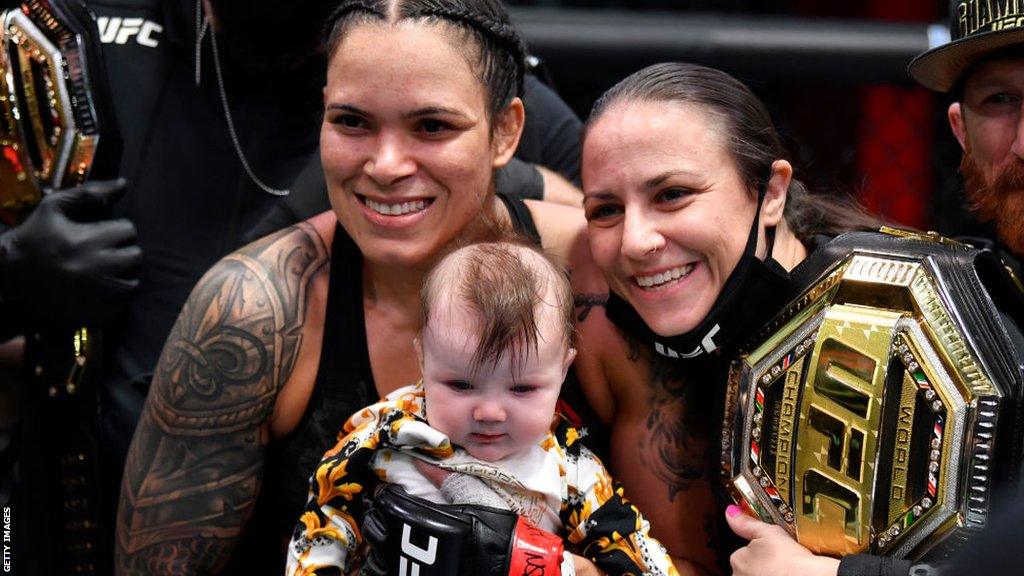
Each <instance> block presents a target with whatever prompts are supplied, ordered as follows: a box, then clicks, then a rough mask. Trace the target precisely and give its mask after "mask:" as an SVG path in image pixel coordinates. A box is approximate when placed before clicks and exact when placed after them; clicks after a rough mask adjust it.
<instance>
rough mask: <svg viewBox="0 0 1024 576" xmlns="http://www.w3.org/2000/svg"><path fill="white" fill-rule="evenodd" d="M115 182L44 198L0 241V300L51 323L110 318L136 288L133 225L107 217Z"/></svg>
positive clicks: (120, 187) (117, 191) (118, 190)
mask: <svg viewBox="0 0 1024 576" xmlns="http://www.w3.org/2000/svg"><path fill="white" fill-rule="evenodd" d="M124 188H125V182H124V181H123V180H113V181H94V182H87V183H85V184H83V185H81V186H75V187H73V188H69V189H67V190H61V191H58V192H52V193H49V194H46V195H45V196H44V197H43V199H42V201H41V202H40V203H39V205H38V206H37V207H36V208H35V210H33V211H32V214H31V215H29V217H28V218H27V219H26V220H25V222H23V223H22V224H21V225H19V226H17V227H16V228H12V229H10V230H8V231H6V232H4V233H3V234H2V235H0V299H3V300H4V301H7V302H9V303H10V304H12V305H16V306H18V307H20V308H23V309H26V310H27V311H28V312H29V313H30V314H32V315H33V316H34V317H36V318H38V319H40V320H44V321H47V322H55V323H88V324H91V323H102V322H105V321H108V320H110V319H112V318H113V317H114V316H116V315H117V314H118V313H119V312H120V311H121V310H123V307H124V305H125V304H126V303H127V300H128V298H129V297H130V296H131V295H132V294H133V293H134V291H135V290H136V289H137V288H138V284H139V280H138V277H137V275H138V267H139V264H140V263H141V261H142V250H141V249H140V248H139V247H138V246H137V245H136V244H135V225H134V224H132V223H131V222H129V221H128V220H126V219H123V218H121V219H114V220H111V219H109V218H110V207H111V204H113V202H114V201H115V200H116V199H117V198H118V197H119V196H120V195H121V194H123V193H124Z"/></svg>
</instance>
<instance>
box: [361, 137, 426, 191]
mask: <svg viewBox="0 0 1024 576" xmlns="http://www.w3.org/2000/svg"><path fill="white" fill-rule="evenodd" d="M415 171H416V162H414V161H413V159H412V157H411V156H410V154H409V151H408V149H407V144H406V143H405V142H403V139H402V137H401V135H399V134H394V133H389V132H381V134H380V136H379V137H378V138H377V147H376V149H374V150H373V152H372V153H371V155H370V157H369V158H367V160H366V164H364V165H363V172H365V173H366V175H367V176H369V177H370V178H372V179H373V180H374V181H375V182H377V183H378V184H380V185H382V186H388V185H391V184H394V183H395V182H397V181H399V180H401V179H402V178H404V177H406V176H409V175H410V174H412V173H414V172H415Z"/></svg>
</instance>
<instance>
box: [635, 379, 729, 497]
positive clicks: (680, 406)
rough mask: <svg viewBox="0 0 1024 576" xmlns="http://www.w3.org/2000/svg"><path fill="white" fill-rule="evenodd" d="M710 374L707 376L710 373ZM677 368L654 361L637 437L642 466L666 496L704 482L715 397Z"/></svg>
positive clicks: (709, 451)
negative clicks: (664, 489) (642, 428)
mask: <svg viewBox="0 0 1024 576" xmlns="http://www.w3.org/2000/svg"><path fill="white" fill-rule="evenodd" d="M708 377H709V378H711V375H710V374H709V375H708ZM690 380H691V379H689V378H687V377H685V376H684V375H683V374H682V373H681V371H680V370H679V368H677V367H675V366H672V365H670V364H667V363H664V362H660V361H658V360H656V359H655V360H652V366H651V386H650V395H649V397H648V412H647V419H646V422H645V424H646V426H645V427H646V430H645V433H644V434H643V435H642V436H641V438H640V442H639V448H640V457H641V462H643V465H644V466H646V467H647V468H648V469H650V470H651V471H652V472H653V473H654V474H655V476H657V477H658V478H659V479H660V480H661V481H662V482H664V483H665V484H666V486H668V499H669V501H672V500H674V499H675V497H676V495H677V494H678V493H679V492H680V491H681V490H685V489H687V488H690V487H693V486H695V485H697V484H702V483H706V482H707V481H708V472H709V466H708V463H709V462H710V457H711V453H712V446H711V439H710V438H711V426H712V417H713V414H714V412H715V411H714V409H710V408H711V407H712V406H713V404H714V403H713V400H711V399H708V398H704V397H703V396H706V394H705V393H704V391H705V390H707V389H710V388H711V385H710V384H712V383H710V382H692V381H690Z"/></svg>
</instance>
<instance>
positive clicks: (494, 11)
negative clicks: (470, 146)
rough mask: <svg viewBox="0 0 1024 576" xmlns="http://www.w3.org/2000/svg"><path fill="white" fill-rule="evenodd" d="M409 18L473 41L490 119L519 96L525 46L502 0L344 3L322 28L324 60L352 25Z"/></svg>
mask: <svg viewBox="0 0 1024 576" xmlns="http://www.w3.org/2000/svg"><path fill="white" fill-rule="evenodd" d="M410 19H411V20H424V21H426V22H431V23H445V24H447V25H449V26H452V27H454V28H456V29H458V30H460V31H461V32H463V33H464V34H466V36H467V37H468V38H469V39H471V40H472V41H473V43H474V44H475V47H476V48H477V55H476V56H477V62H476V67H477V69H476V71H477V73H478V75H479V77H480V82H481V84H483V86H484V89H485V90H486V92H487V112H488V114H489V117H491V118H494V117H495V116H497V114H498V113H499V112H501V111H502V110H504V109H505V107H506V106H508V105H509V103H510V102H512V99H513V98H515V97H517V96H518V97H522V95H523V74H524V71H525V69H526V46H525V45H524V44H523V41H522V39H520V37H519V33H518V32H516V29H515V28H514V27H513V26H512V23H511V21H510V19H509V16H508V13H507V12H506V11H505V7H504V6H503V5H502V3H501V1H500V0H343V1H342V2H341V3H340V5H339V6H338V8H337V9H336V10H335V11H334V14H332V15H331V17H330V18H328V20H327V23H326V26H325V32H326V45H327V55H328V57H329V58H330V57H333V56H334V53H335V51H337V49H338V46H339V45H340V44H341V41H342V39H343V38H344V36H345V33H346V32H347V31H348V30H349V29H350V28H351V27H352V26H356V25H358V24H364V23H369V22H379V23H387V22H390V23H395V22H400V21H402V20H410Z"/></svg>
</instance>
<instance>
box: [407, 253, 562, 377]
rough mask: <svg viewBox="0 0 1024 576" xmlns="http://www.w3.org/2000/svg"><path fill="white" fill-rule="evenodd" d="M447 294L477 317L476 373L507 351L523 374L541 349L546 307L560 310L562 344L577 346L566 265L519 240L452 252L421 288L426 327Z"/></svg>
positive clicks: (515, 371) (516, 368)
mask: <svg viewBox="0 0 1024 576" xmlns="http://www.w3.org/2000/svg"><path fill="white" fill-rule="evenodd" d="M441 298H448V299H449V300H448V301H449V303H453V304H454V303H455V302H456V301H460V302H462V303H464V304H465V305H466V306H467V307H468V309H469V311H470V312H471V313H473V314H474V315H475V316H476V320H477V329H478V331H479V335H480V344H479V345H478V347H477V349H476V351H475V353H474V354H473V359H472V362H471V364H470V366H471V370H472V371H473V372H476V371H477V370H478V369H480V367H481V366H483V365H484V364H486V363H490V364H491V365H494V364H496V363H497V362H498V360H499V359H500V358H501V356H502V354H505V353H507V354H508V357H509V359H510V361H511V364H512V371H513V373H518V372H519V370H520V369H521V368H522V366H523V364H524V363H525V362H526V361H527V360H528V359H529V357H530V354H531V353H537V348H538V346H539V342H538V337H537V328H538V315H539V314H541V313H542V312H541V307H542V306H550V307H552V308H554V310H555V311H556V312H557V314H556V316H555V318H557V319H558V322H559V324H561V327H562V334H563V337H562V338H563V340H562V343H563V344H564V345H565V346H566V347H571V346H572V345H573V341H574V337H573V334H574V331H573V295H572V286H571V284H570V282H569V276H568V272H567V271H566V268H565V266H563V265H561V264H559V263H558V262H556V261H555V260H554V259H553V258H552V257H551V256H550V255H549V254H547V253H546V252H544V250H542V249H540V248H537V247H535V246H533V245H530V244H528V243H526V242H524V241H521V240H517V239H508V240H502V241H497V242H478V243H474V244H468V245H465V246H463V247H461V248H459V249H458V250H456V251H454V252H452V253H450V254H448V255H447V256H445V257H444V258H442V259H441V261H440V262H438V264H437V266H435V267H434V269H433V270H431V271H430V273H429V274H428V275H427V277H426V280H425V281H424V282H423V288H422V290H421V291H420V302H421V304H422V306H421V308H422V311H423V312H422V321H423V324H422V326H423V330H426V329H427V325H428V323H429V321H430V319H431V312H432V311H433V310H434V309H435V308H436V305H437V304H438V302H439V301H440V299H441Z"/></svg>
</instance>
